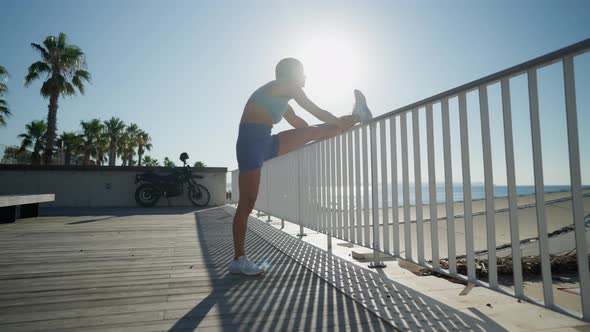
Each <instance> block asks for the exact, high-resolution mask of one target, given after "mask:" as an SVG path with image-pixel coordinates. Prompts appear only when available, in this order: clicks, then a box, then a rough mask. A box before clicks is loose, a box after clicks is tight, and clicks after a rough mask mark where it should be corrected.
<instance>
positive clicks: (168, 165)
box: [164, 157, 176, 167]
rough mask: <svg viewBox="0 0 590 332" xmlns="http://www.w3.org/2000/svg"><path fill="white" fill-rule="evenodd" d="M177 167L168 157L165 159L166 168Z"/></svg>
mask: <svg viewBox="0 0 590 332" xmlns="http://www.w3.org/2000/svg"><path fill="white" fill-rule="evenodd" d="M175 166H176V165H175V164H174V162H173V161H172V160H170V159H169V158H168V157H164V167H175Z"/></svg>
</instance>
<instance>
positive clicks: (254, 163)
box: [236, 123, 279, 171]
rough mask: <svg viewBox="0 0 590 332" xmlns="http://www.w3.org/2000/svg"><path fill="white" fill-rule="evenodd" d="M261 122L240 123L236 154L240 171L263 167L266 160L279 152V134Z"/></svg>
mask: <svg viewBox="0 0 590 332" xmlns="http://www.w3.org/2000/svg"><path fill="white" fill-rule="evenodd" d="M271 129H272V127H270V126H267V125H264V124H261V123H240V132H239V134H238V142H237V143H236V154H237V157H238V168H239V169H240V171H248V170H252V169H257V168H261V167H262V164H263V163H264V161H265V160H269V159H272V158H274V157H276V156H278V154H279V136H278V135H271V134H270V131H271Z"/></svg>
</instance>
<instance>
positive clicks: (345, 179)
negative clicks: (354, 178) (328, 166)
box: [342, 132, 350, 241]
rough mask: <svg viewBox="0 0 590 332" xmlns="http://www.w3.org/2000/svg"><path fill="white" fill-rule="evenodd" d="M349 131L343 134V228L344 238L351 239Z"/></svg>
mask: <svg viewBox="0 0 590 332" xmlns="http://www.w3.org/2000/svg"><path fill="white" fill-rule="evenodd" d="M348 134H349V133H348V132H347V133H344V134H343V135H342V160H343V163H342V228H343V230H342V231H343V239H344V240H345V241H350V236H349V228H348V227H349V224H348V159H349V158H348Z"/></svg>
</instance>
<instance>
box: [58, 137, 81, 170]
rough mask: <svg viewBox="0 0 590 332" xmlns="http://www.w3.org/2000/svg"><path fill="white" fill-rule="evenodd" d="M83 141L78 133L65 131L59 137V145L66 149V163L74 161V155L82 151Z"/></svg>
mask: <svg viewBox="0 0 590 332" xmlns="http://www.w3.org/2000/svg"><path fill="white" fill-rule="evenodd" d="M81 144H82V141H81V140H80V137H79V136H78V135H77V134H76V133H72V132H65V131H64V132H63V133H62V134H61V135H60V136H59V138H58V139H57V146H58V147H59V148H62V149H64V154H65V158H64V159H65V160H64V164H66V165H69V164H71V162H72V155H74V154H76V153H78V151H80V146H81Z"/></svg>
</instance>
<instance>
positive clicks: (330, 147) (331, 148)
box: [326, 138, 336, 251]
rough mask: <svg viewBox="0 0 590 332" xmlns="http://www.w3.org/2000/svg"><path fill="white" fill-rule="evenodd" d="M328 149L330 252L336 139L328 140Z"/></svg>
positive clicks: (328, 228) (330, 246) (332, 227)
mask: <svg viewBox="0 0 590 332" xmlns="http://www.w3.org/2000/svg"><path fill="white" fill-rule="evenodd" d="M326 148H327V156H328V159H329V160H328V206H327V209H328V224H327V230H328V251H331V250H332V236H333V235H334V224H335V222H334V219H335V218H334V217H335V214H334V192H335V191H334V186H335V183H336V182H335V181H334V174H335V173H336V172H335V170H336V169H335V168H336V167H335V163H334V152H335V149H334V139H333V138H331V139H327V140H326Z"/></svg>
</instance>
